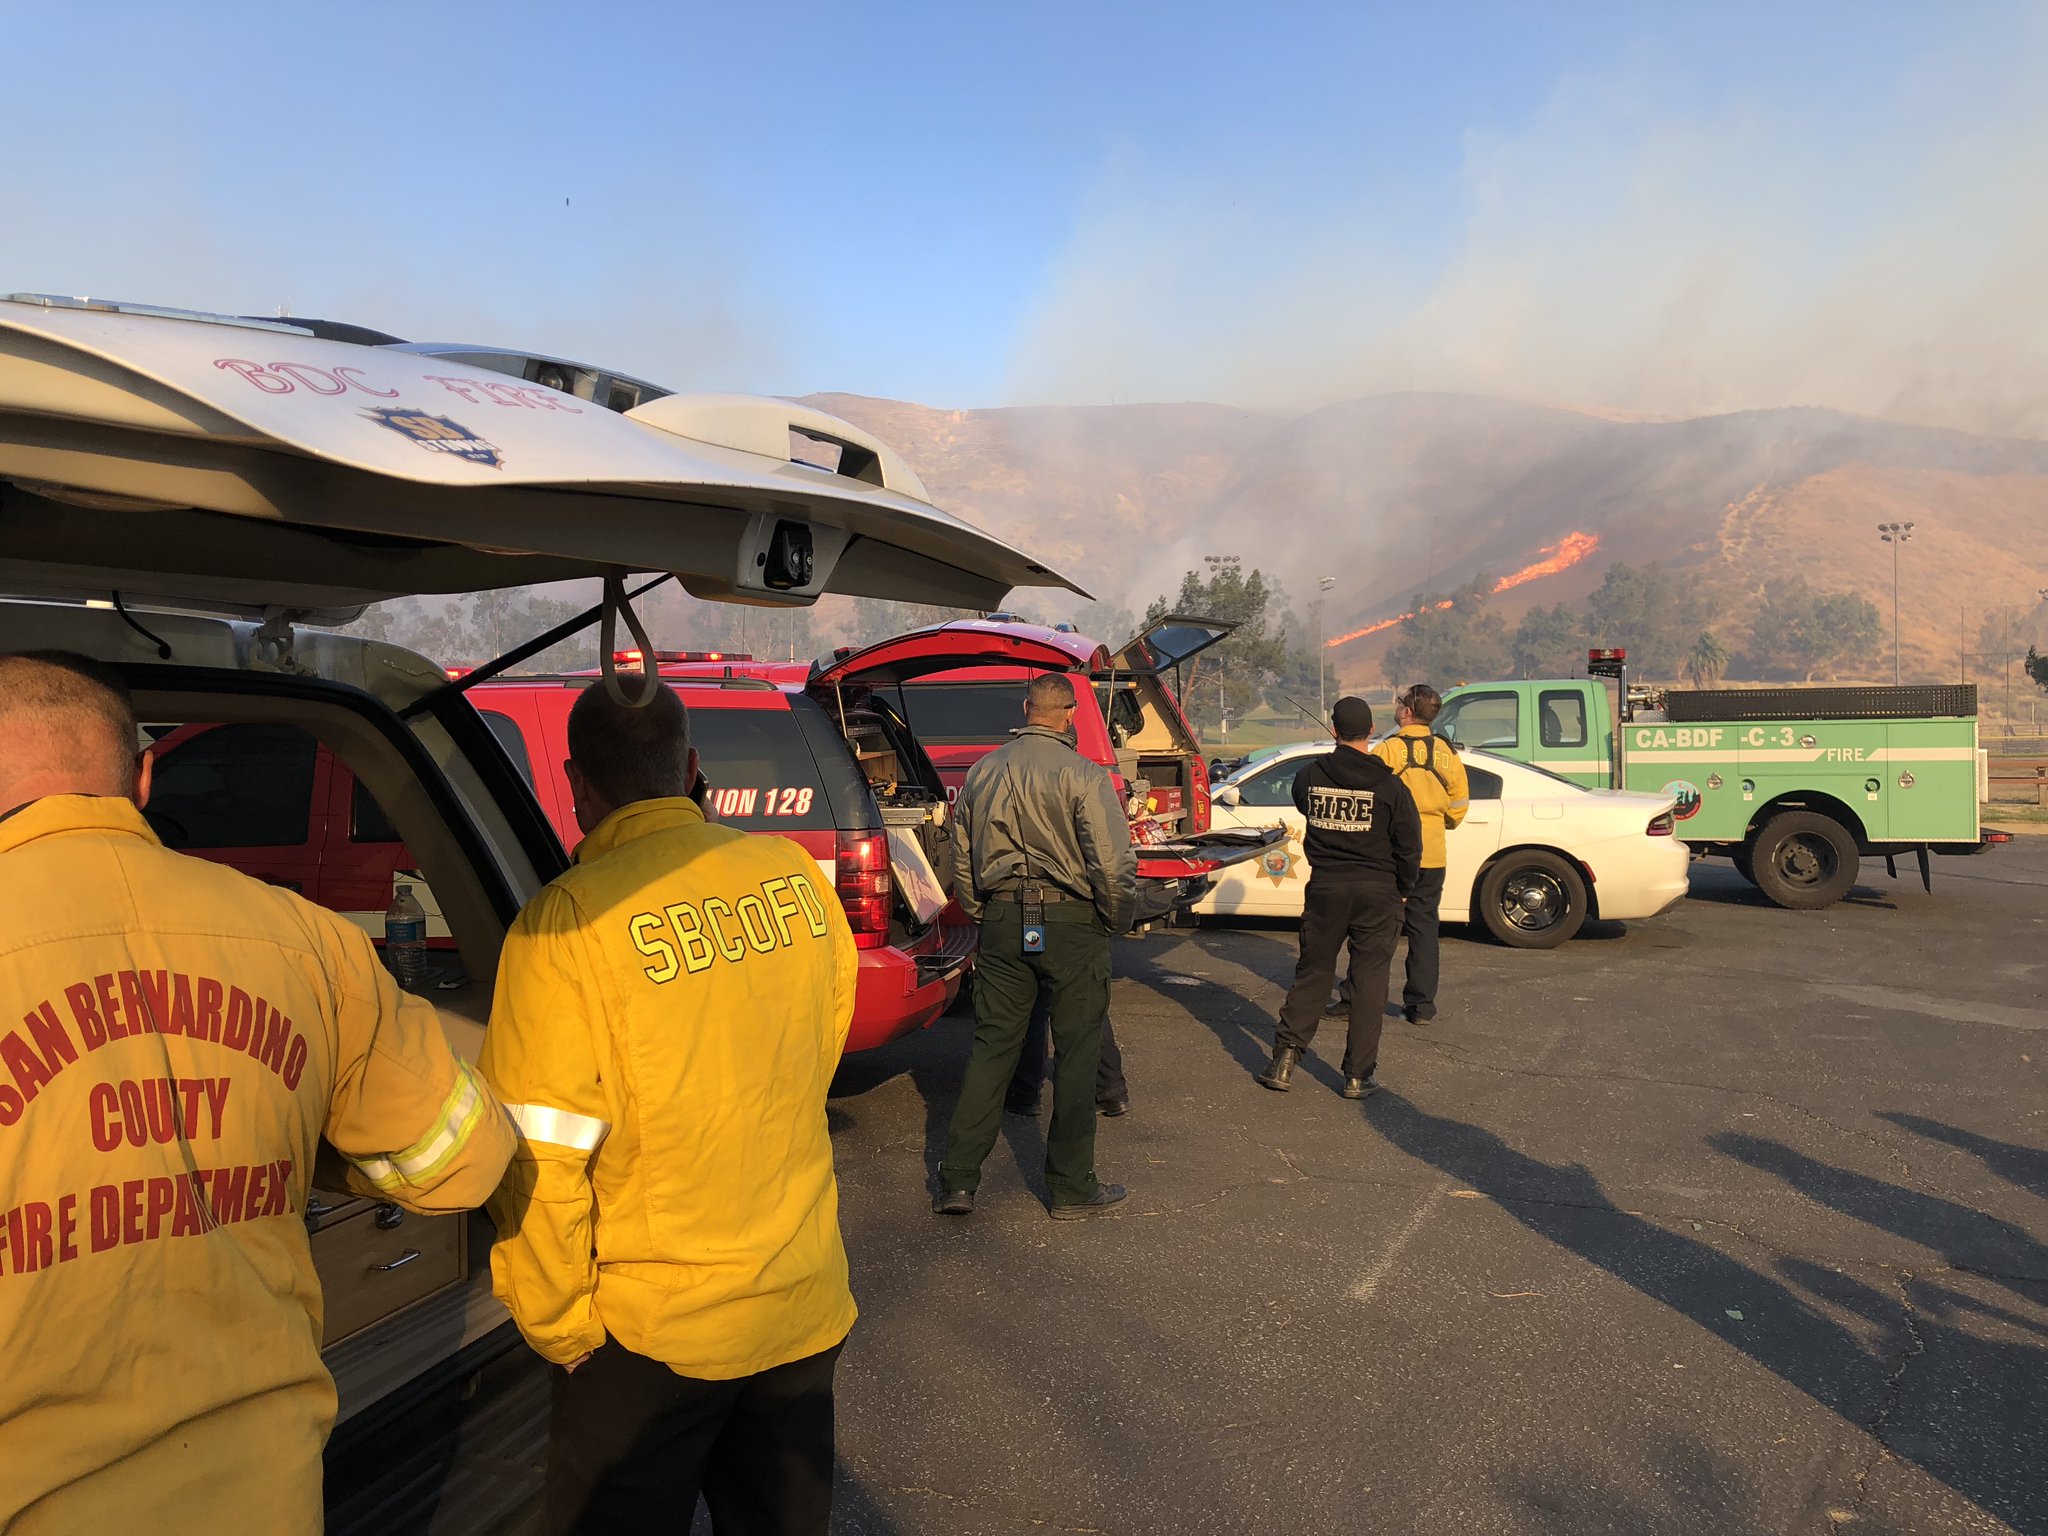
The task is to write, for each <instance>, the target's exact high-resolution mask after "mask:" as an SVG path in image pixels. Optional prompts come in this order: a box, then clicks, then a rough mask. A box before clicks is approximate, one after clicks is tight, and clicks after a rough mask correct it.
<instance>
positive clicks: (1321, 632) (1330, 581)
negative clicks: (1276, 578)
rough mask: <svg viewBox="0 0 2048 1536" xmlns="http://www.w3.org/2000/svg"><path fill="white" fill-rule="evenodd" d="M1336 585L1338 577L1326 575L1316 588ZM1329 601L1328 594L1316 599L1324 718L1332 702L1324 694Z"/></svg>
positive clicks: (1318, 696) (1318, 687) (1319, 683)
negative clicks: (1326, 608)
mask: <svg viewBox="0 0 2048 1536" xmlns="http://www.w3.org/2000/svg"><path fill="white" fill-rule="evenodd" d="M1336 585H1337V578H1336V577H1334V576H1325V577H1323V578H1322V579H1321V580H1319V581H1318V582H1317V583H1316V590H1317V591H1318V592H1322V593H1325V594H1327V593H1328V592H1329V590H1330V588H1332V587H1334V586H1336ZM1329 601H1330V599H1329V597H1328V596H1327V595H1325V596H1323V597H1319V598H1317V599H1316V713H1317V715H1318V716H1319V717H1321V718H1322V719H1324V720H1327V719H1329V718H1330V702H1329V700H1328V699H1327V698H1326V697H1325V696H1324V695H1325V693H1326V692H1327V690H1326V689H1325V688H1324V687H1323V673H1324V671H1325V668H1326V665H1327V664H1326V663H1325V661H1324V657H1325V656H1327V655H1328V654H1329V646H1330V638H1329V636H1330V622H1329V615H1328V614H1327V613H1325V612H1324V607H1325V605H1326V604H1327V603H1328V602H1329Z"/></svg>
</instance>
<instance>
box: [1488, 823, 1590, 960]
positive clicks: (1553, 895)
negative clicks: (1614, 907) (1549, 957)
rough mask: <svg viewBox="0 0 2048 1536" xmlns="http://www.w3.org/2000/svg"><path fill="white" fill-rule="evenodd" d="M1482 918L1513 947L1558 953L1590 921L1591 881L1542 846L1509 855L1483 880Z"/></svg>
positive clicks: (1496, 935) (1495, 933) (1489, 928)
mask: <svg viewBox="0 0 2048 1536" xmlns="http://www.w3.org/2000/svg"><path fill="white" fill-rule="evenodd" d="M1479 917H1480V920H1481V921H1482V922H1484V923H1485V924H1486V931H1487V932H1488V933H1490V934H1492V935H1493V936H1494V937H1495V938H1496V939H1498V940H1500V942H1501V943H1503V944H1505V945H1507V946H1508V947H1509V948H1510V949H1555V948H1557V946H1558V945H1560V944H1562V943H1564V942H1565V941H1566V940H1567V939H1569V938H1570V937H1571V936H1572V935H1573V934H1575V933H1577V932H1578V931H1579V925H1580V924H1581V923H1583V922H1585V920H1586V882H1585V879H1584V877H1583V876H1581V875H1580V874H1579V872H1578V871H1577V870H1576V869H1574V868H1573V867H1572V865H1571V864H1570V862H1569V861H1567V860H1565V859H1561V858H1559V857H1558V856H1557V855H1556V854H1554V853H1545V852H1544V851H1543V850H1542V849H1540V848H1529V849H1525V850H1524V851H1522V852H1520V853H1510V854H1508V855H1507V856H1506V857H1504V858H1502V859H1501V860H1499V861H1498V862H1497V863H1496V864H1494V866H1493V867H1492V868H1491V869H1489V870H1487V872H1486V873H1485V875H1484V876H1482V877H1481V878H1480V881H1479Z"/></svg>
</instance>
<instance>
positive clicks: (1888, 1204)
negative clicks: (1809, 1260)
mask: <svg viewBox="0 0 2048 1536" xmlns="http://www.w3.org/2000/svg"><path fill="white" fill-rule="evenodd" d="M1707 1145H1708V1146H1710V1147H1712V1148H1713V1149H1714V1150H1715V1151H1716V1152H1719V1153H1721V1154H1722V1155H1723V1156H1725V1157H1731V1158H1733V1159H1734V1160H1735V1161H1736V1162H1738V1163H1747V1164H1748V1165H1749V1166H1750V1167H1752V1168H1757V1169H1761V1170H1762V1171H1763V1172H1765V1173H1770V1174H1775V1175H1776V1176H1777V1177H1779V1178H1780V1179H1783V1180H1784V1181H1785V1183H1786V1184H1788V1185H1790V1186H1791V1187H1792V1188H1793V1189H1796V1190H1797V1191H1799V1193H1800V1194H1802V1195H1804V1196H1805V1197H1806V1198H1807V1199H1809V1200H1811V1201H1813V1202H1814V1203H1815V1204H1816V1205H1824V1206H1826V1207H1827V1208H1828V1209H1829V1210H1833V1211H1840V1212H1841V1213H1842V1214H1843V1215H1844V1216H1853V1217H1855V1218H1856V1220H1858V1221H1860V1222H1863V1223H1864V1224H1865V1225H1867V1226H1872V1227H1876V1228H1877V1229H1878V1230H1879V1231H1881V1232H1889V1233H1891V1234H1892V1235H1893V1236H1894V1237H1899V1238H1903V1239H1904V1240H1905V1241H1907V1242H1909V1243H1917V1244H1918V1245H1919V1246H1921V1247H1922V1248H1927V1249H1931V1250H1932V1251H1933V1252H1935V1253H1938V1254H1940V1255H1941V1260H1942V1262H1943V1263H1944V1264H1947V1265H1949V1266H1950V1267H1952V1268H1956V1269H1967V1270H1970V1271H1971V1272H1973V1273H1975V1274H1978V1275H1982V1276H1983V1277H1984V1278H1986V1279H1989V1280H1995V1281H1997V1282H1998V1283H1999V1284H2001V1285H2004V1286H2007V1287H2008V1288H2017V1287H2018V1286H2022V1285H2029V1284H2031V1285H2032V1286H2033V1287H2034V1288H2036V1289H2038V1288H2039V1287H2041V1286H2043V1285H2048V1245H2044V1244H2042V1243H2041V1241H2040V1240H2039V1239H2038V1238H2036V1237H2034V1236H2033V1235H2032V1234H2031V1233H2028V1232H2024V1231H2022V1230H2021V1229H2020V1228H2018V1227H2016V1226H2014V1225H2013V1224H2012V1223H2011V1222H2009V1221H2001V1220H2000V1219H1999V1218H1997V1217H1996V1216H1989V1215H1986V1214H1985V1213H1984V1212H1982V1211H1979V1210H1974V1209H1972V1208H1971V1207H1969V1206H1967V1205H1959V1204H1957V1203H1956V1202H1955V1201H1953V1200H1944V1199H1943V1198H1942V1197H1941V1196H1939V1195H1929V1194H1923V1193H1922V1192H1921V1191H1919V1190H1917V1189H1906V1188H1904V1187H1903V1186H1901V1185H1898V1184H1892V1183H1888V1182H1886V1181H1885V1180H1883V1179H1874V1178H1872V1177H1870V1176H1869V1175H1868V1174H1862V1173H1852V1172H1850V1171H1849V1170H1848V1169H1846V1168H1836V1167H1833V1166H1831V1165H1830V1164H1827V1163H1823V1162H1819V1161H1816V1160H1815V1159H1813V1158H1810V1157H1808V1156H1807V1155H1806V1154H1805V1153H1803V1152H1799V1151H1796V1150H1794V1149H1793V1148H1791V1147H1788V1146H1786V1145H1784V1144H1783V1143H1782V1142H1776V1141H1766V1140H1764V1139H1762V1138H1761V1137H1756V1136H1743V1135H1739V1134H1736V1133H1734V1132H1722V1133H1720V1134H1718V1135H1714V1136H1709V1137H1708V1138H1707ZM2021 1294H2022V1295H2024V1294H2025V1292H2021Z"/></svg>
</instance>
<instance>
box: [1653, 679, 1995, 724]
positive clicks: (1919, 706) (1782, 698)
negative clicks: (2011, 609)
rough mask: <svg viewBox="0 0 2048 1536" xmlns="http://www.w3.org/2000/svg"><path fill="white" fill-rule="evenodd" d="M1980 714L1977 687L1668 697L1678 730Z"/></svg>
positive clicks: (1692, 692) (1675, 692)
mask: <svg viewBox="0 0 2048 1536" xmlns="http://www.w3.org/2000/svg"><path fill="white" fill-rule="evenodd" d="M1976 713H1977V685H1976V684H1975V683H1938V684H1928V685H1925V686H1921V685H1914V686H1909V687H1903V688H1897V687H1882V688H1880V687H1844V688H1811V687H1804V688H1674V689H1672V690H1671V692H1669V693H1668V694H1666V695H1665V696H1664V714H1665V717H1666V718H1667V719H1669V720H1671V721H1672V722H1673V723H1675V724H1679V725H1690V724H1692V723H1694V722H1696V721H1715V720H1929V719H1937V718H1941V717H1945V716H1959V717H1968V716H1972V715H1975V714H1976Z"/></svg>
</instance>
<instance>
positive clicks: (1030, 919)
mask: <svg viewBox="0 0 2048 1536" xmlns="http://www.w3.org/2000/svg"><path fill="white" fill-rule="evenodd" d="M1017 910H1018V912H1019V913H1020V914H1021V915H1022V917H1023V919H1024V953H1025V954H1027V955H1042V954H1044V953H1045V888H1044V887H1043V886H1041V885H1040V884H1039V883H1038V882H1037V881H1036V880H1027V881H1025V882H1024V883H1023V884H1022V885H1020V886H1018V887H1017Z"/></svg>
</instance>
